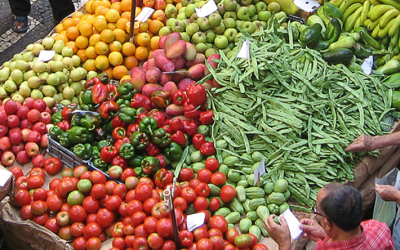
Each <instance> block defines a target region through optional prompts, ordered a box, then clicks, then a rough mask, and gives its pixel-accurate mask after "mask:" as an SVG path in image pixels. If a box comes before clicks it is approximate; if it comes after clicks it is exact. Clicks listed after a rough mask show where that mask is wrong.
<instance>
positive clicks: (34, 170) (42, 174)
mask: <svg viewBox="0 0 400 250" xmlns="http://www.w3.org/2000/svg"><path fill="white" fill-rule="evenodd" d="M34 175H38V176H40V177H42V178H43V179H44V178H45V176H46V173H45V171H44V169H43V168H32V169H31V170H30V171H29V176H34Z"/></svg>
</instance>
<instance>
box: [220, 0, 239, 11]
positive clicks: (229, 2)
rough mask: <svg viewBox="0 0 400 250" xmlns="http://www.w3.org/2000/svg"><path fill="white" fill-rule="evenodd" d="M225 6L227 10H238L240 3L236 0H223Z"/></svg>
mask: <svg viewBox="0 0 400 250" xmlns="http://www.w3.org/2000/svg"><path fill="white" fill-rule="evenodd" d="M223 4H224V8H225V10H227V11H236V7H237V5H238V3H237V2H236V0H223Z"/></svg>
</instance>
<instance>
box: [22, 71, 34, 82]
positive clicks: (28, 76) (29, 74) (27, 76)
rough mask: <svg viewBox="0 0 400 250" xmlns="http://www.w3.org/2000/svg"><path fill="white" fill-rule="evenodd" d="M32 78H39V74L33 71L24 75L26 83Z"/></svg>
mask: <svg viewBox="0 0 400 250" xmlns="http://www.w3.org/2000/svg"><path fill="white" fill-rule="evenodd" d="M32 76H37V73H36V72H35V71H34V70H33V69H31V70H29V71H27V72H25V73H24V81H27V80H28V79H29V78H31V77H32Z"/></svg>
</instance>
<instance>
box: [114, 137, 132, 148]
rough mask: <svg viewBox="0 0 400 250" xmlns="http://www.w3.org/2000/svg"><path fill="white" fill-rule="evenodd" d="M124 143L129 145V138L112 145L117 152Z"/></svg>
mask: <svg viewBox="0 0 400 250" xmlns="http://www.w3.org/2000/svg"><path fill="white" fill-rule="evenodd" d="M124 143H131V141H130V140H129V137H127V136H125V137H124V138H122V139H119V140H117V141H116V142H115V143H114V147H116V148H117V149H118V151H119V149H120V148H121V146H122V144H124Z"/></svg>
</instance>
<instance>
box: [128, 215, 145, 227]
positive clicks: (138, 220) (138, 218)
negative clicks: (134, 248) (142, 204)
mask: <svg viewBox="0 0 400 250" xmlns="http://www.w3.org/2000/svg"><path fill="white" fill-rule="evenodd" d="M146 217H147V215H146V214H145V213H144V212H143V211H137V212H135V213H134V214H133V215H132V217H131V219H132V225H133V226H134V227H136V226H138V225H140V224H142V223H144V220H145V219H146Z"/></svg>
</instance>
